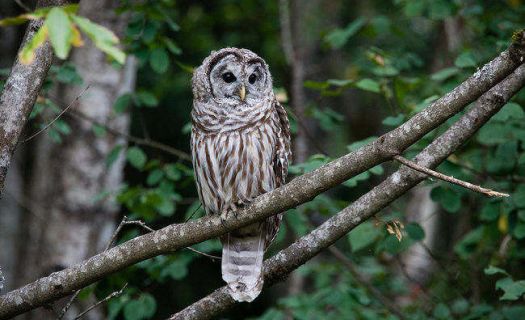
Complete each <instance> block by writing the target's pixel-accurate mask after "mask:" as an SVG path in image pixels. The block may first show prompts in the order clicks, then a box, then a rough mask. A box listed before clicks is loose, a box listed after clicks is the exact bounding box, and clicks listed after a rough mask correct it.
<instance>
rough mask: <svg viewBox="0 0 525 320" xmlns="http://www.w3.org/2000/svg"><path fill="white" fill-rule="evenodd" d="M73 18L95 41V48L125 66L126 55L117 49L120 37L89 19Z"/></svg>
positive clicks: (73, 16)
mask: <svg viewBox="0 0 525 320" xmlns="http://www.w3.org/2000/svg"><path fill="white" fill-rule="evenodd" d="M71 18H72V19H73V21H74V22H75V23H76V24H77V25H78V27H79V28H80V29H81V30H82V31H83V32H85V33H86V34H87V35H88V37H89V38H90V39H91V40H92V41H93V43H94V44H95V46H96V47H97V48H99V49H100V50H102V51H103V52H105V53H106V54H107V55H109V56H110V57H112V58H113V59H115V60H116V61H117V62H118V63H120V64H124V62H125V60H126V54H125V53H124V52H123V51H122V50H120V49H119V48H117V47H116V45H117V44H118V43H119V40H118V37H117V36H116V35H115V34H114V33H113V32H112V31H110V30H109V29H107V28H105V27H103V26H101V25H98V24H96V23H93V22H91V21H90V20H89V19H86V18H83V17H80V16H77V15H72V16H71Z"/></svg>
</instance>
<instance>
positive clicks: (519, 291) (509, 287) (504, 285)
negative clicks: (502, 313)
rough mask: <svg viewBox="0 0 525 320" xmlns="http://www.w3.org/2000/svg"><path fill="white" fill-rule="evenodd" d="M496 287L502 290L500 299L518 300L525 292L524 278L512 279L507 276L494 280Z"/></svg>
mask: <svg viewBox="0 0 525 320" xmlns="http://www.w3.org/2000/svg"><path fill="white" fill-rule="evenodd" d="M496 289H500V290H503V292H504V294H503V296H502V297H501V298H500V300H509V301H514V300H518V299H519V298H520V297H521V296H522V295H523V294H524V293H525V280H520V281H514V280H512V278H510V277H507V278H503V279H500V280H498V281H497V282H496Z"/></svg>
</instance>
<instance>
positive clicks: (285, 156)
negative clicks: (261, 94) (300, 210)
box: [273, 99, 292, 187]
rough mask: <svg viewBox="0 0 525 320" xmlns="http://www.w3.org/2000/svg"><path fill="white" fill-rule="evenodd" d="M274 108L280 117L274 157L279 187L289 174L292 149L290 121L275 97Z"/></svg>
mask: <svg viewBox="0 0 525 320" xmlns="http://www.w3.org/2000/svg"><path fill="white" fill-rule="evenodd" d="M273 106H274V109H275V111H276V113H277V117H278V121H279V123H278V127H279V130H278V132H277V146H276V152H275V158H274V164H273V167H274V171H275V176H276V182H277V187H280V186H282V185H283V184H284V183H285V182H286V177H287V176H288V164H289V163H290V162H292V149H291V138H290V121H289V120H288V115H287V114H286V110H285V109H284V107H283V106H282V105H281V104H280V103H279V101H277V99H274V102H273Z"/></svg>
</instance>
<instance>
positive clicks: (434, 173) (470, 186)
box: [393, 155, 510, 197]
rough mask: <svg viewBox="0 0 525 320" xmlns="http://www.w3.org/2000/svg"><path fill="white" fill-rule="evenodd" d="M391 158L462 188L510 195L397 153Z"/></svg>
mask: <svg viewBox="0 0 525 320" xmlns="http://www.w3.org/2000/svg"><path fill="white" fill-rule="evenodd" d="M393 158H394V159H396V160H397V161H399V162H400V163H402V164H404V165H405V166H407V167H409V168H412V169H414V170H416V171H419V172H421V173H424V174H427V175H429V176H432V177H434V178H437V179H440V180H443V181H447V182H450V183H453V184H455V185H458V186H461V187H463V188H467V189H470V190H472V191H475V192H479V193H483V194H485V195H487V196H489V197H509V196H510V195H509V194H508V193H503V192H498V191H494V190H491V189H486V188H483V187H480V186H478V185H475V184H472V183H470V182H466V181H463V180H459V179H456V178H454V177H450V176H447V175H444V174H442V173H439V172H437V171H434V170H432V169H429V168H426V167H423V166H420V165H419V164H417V163H415V162H413V161H410V160H408V159H406V158H403V157H402V156H399V155H396V156H394V157H393Z"/></svg>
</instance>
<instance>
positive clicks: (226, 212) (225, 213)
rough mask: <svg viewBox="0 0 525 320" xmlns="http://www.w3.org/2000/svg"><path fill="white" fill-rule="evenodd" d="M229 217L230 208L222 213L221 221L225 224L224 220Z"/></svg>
mask: <svg viewBox="0 0 525 320" xmlns="http://www.w3.org/2000/svg"><path fill="white" fill-rule="evenodd" d="M227 219H228V210H224V211H223V212H222V213H221V223H222V225H224V222H225V221H226V220H227Z"/></svg>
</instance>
